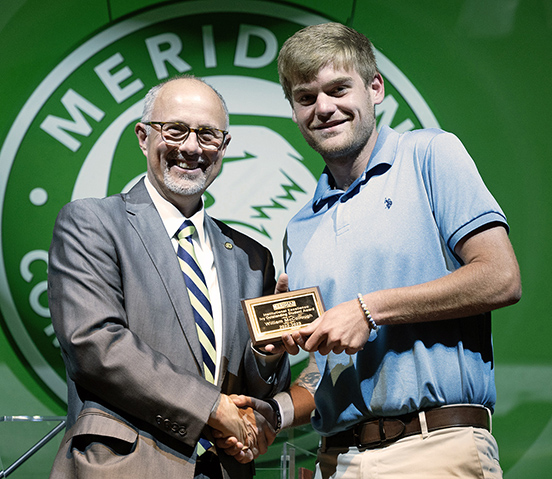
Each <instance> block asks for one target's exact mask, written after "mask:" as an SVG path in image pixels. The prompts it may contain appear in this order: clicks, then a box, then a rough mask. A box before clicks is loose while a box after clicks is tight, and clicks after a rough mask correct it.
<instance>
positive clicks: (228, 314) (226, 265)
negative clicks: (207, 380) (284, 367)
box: [205, 214, 240, 385]
mask: <svg viewBox="0 0 552 479" xmlns="http://www.w3.org/2000/svg"><path fill="white" fill-rule="evenodd" d="M205 231H206V233H207V234H208V235H209V239H210V241H211V248H212V250H213V256H214V259H215V266H216V269H217V276H218V283H219V288H220V295H221V305H222V364H221V371H220V375H219V381H218V384H219V385H221V384H222V383H223V381H224V376H225V374H226V371H227V358H230V357H232V348H233V346H234V345H235V344H236V341H234V338H235V336H236V334H237V331H238V328H237V327H236V326H237V324H238V323H237V321H238V317H237V313H238V311H239V307H240V303H239V301H240V297H239V290H238V284H239V282H238V265H237V260H236V255H235V249H234V242H233V239H232V237H231V236H227V235H225V234H224V233H223V232H222V231H221V229H220V228H219V226H218V225H217V223H216V222H215V221H214V220H213V219H212V218H211V217H210V216H209V215H207V214H205Z"/></svg>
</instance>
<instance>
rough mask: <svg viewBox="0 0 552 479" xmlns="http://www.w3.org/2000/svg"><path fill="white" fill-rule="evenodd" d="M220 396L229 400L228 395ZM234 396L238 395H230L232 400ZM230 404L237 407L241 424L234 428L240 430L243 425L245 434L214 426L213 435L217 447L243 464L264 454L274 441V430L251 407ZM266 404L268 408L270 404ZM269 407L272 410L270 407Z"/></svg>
mask: <svg viewBox="0 0 552 479" xmlns="http://www.w3.org/2000/svg"><path fill="white" fill-rule="evenodd" d="M222 397H224V398H227V399H228V400H231V399H230V397H229V396H224V395H223V396H222ZM236 398H238V396H232V399H233V400H234V401H236ZM225 401H226V399H225ZM263 402H264V401H263ZM238 403H241V404H244V405H245V404H246V401H241V402H240V401H238ZM232 405H233V406H234V408H236V409H237V411H238V415H239V417H240V421H241V425H240V426H238V427H236V428H235V429H236V430H237V431H242V427H241V426H243V427H244V428H245V430H244V431H245V435H242V436H241V437H240V436H237V435H235V434H232V433H229V431H230V429H228V428H227V429H225V430H222V429H218V428H214V429H213V437H214V438H215V439H216V444H217V446H218V447H219V448H221V449H223V450H224V451H225V452H226V454H228V455H230V456H233V457H234V458H235V459H236V460H237V461H238V462H240V463H242V464H244V463H247V462H250V461H252V460H253V459H256V458H257V457H259V456H260V455H261V454H265V453H266V451H267V450H268V446H270V445H271V444H272V443H273V442H274V438H275V437H276V432H275V431H274V427H273V426H272V425H271V424H270V423H269V421H267V419H266V418H265V417H264V416H263V415H262V414H261V413H260V412H258V411H256V410H254V409H253V408H252V407H240V408H237V406H236V405H235V404H234V403H232ZM266 405H267V406H268V408H270V405H268V404H266ZM270 409H271V410H272V408H270Z"/></svg>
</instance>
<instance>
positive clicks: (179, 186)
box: [163, 169, 205, 196]
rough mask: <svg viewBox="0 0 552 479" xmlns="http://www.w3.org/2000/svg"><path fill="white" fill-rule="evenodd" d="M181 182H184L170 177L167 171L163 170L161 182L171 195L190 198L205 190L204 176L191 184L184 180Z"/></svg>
mask: <svg viewBox="0 0 552 479" xmlns="http://www.w3.org/2000/svg"><path fill="white" fill-rule="evenodd" d="M183 180H184V182H183V181H180V180H178V179H176V178H175V177H174V176H173V175H171V173H170V170H169V169H165V171H164V172H163V181H164V182H165V186H166V187H167V189H168V190H169V191H171V192H172V193H174V194H176V195H182V196H191V195H197V194H198V193H203V191H204V189H205V177H204V176H202V177H201V178H199V179H198V180H197V181H195V182H193V183H192V182H191V181H190V180H188V179H186V178H183Z"/></svg>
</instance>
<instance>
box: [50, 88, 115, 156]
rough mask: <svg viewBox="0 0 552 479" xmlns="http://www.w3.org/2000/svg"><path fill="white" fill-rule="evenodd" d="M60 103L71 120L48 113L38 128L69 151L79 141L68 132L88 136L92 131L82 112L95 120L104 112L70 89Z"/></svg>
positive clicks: (77, 146)
mask: <svg viewBox="0 0 552 479" xmlns="http://www.w3.org/2000/svg"><path fill="white" fill-rule="evenodd" d="M61 103H62V104H63V106H65V109H66V110H67V112H68V113H69V115H71V118H72V120H67V119H65V118H59V117H57V116H53V115H48V116H47V117H46V119H45V120H44V121H43V122H42V124H41V125H40V128H42V129H43V130H44V131H45V132H46V133H48V134H49V135H50V136H51V137H53V138H55V139H56V140H58V141H59V142H60V143H62V144H64V145H65V146H66V147H67V148H69V149H70V150H71V151H77V150H78V149H79V148H80V146H81V143H80V141H78V140H76V139H75V138H73V137H72V136H71V135H70V134H69V133H68V132H72V133H76V134H78V135H82V136H88V135H90V133H92V127H91V126H90V125H89V123H88V121H87V120H86V118H85V117H84V115H83V114H82V112H84V113H87V114H88V115H89V116H90V117H92V118H93V119H94V120H96V121H100V120H101V119H102V118H103V117H104V115H105V113H104V112H103V111H102V110H100V109H99V108H98V107H96V106H95V105H93V104H92V103H90V102H89V101H88V100H87V99H86V98H83V97H82V96H81V95H79V94H78V93H77V92H75V91H74V90H71V89H69V90H67V92H66V93H65V95H63V98H62V99H61Z"/></svg>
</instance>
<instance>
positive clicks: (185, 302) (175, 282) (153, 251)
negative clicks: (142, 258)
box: [126, 180, 203, 371]
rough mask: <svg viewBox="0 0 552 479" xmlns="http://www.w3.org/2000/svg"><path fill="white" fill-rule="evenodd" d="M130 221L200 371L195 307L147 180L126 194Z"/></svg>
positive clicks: (199, 349)
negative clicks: (167, 297) (145, 183)
mask: <svg viewBox="0 0 552 479" xmlns="http://www.w3.org/2000/svg"><path fill="white" fill-rule="evenodd" d="M126 204H127V213H128V221H129V222H130V223H131V225H132V226H133V227H134V229H135V230H136V233H137V234H138V236H139V238H140V240H141V241H142V243H143V245H144V248H145V249H146V251H147V254H148V255H149V256H150V258H151V260H152V262H153V264H154V265H155V268H156V270H157V273H158V275H159V278H160V279H161V282H162V283H163V286H164V288H165V290H166V291H167V294H168V296H169V298H170V301H171V303H172V305H173V307H174V310H175V312H176V316H177V318H178V321H179V323H180V327H181V328H182V331H183V332H184V338H185V340H186V342H187V343H188V346H189V347H190V350H191V351H192V353H193V355H194V357H195V362H196V366H197V367H198V371H201V366H200V364H203V359H202V356H201V346H200V344H199V339H198V336H197V330H196V325H195V321H194V319H193V312H192V306H191V305H190V300H189V297H188V294H187V290H186V284H185V283H184V278H183V277H182V271H181V270H180V267H179V265H178V260H177V258H176V253H175V252H174V248H173V246H172V243H171V240H170V238H169V237H168V235H167V230H166V229H165V226H164V225H163V221H162V220H161V217H160V216H159V213H158V212H157V209H156V208H155V206H154V204H153V202H152V200H151V197H150V196H149V194H148V192H147V190H146V187H145V185H144V182H143V180H142V181H141V182H140V183H138V184H137V185H136V186H135V187H134V188H132V189H131V190H130V191H129V193H128V194H127V196H126Z"/></svg>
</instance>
